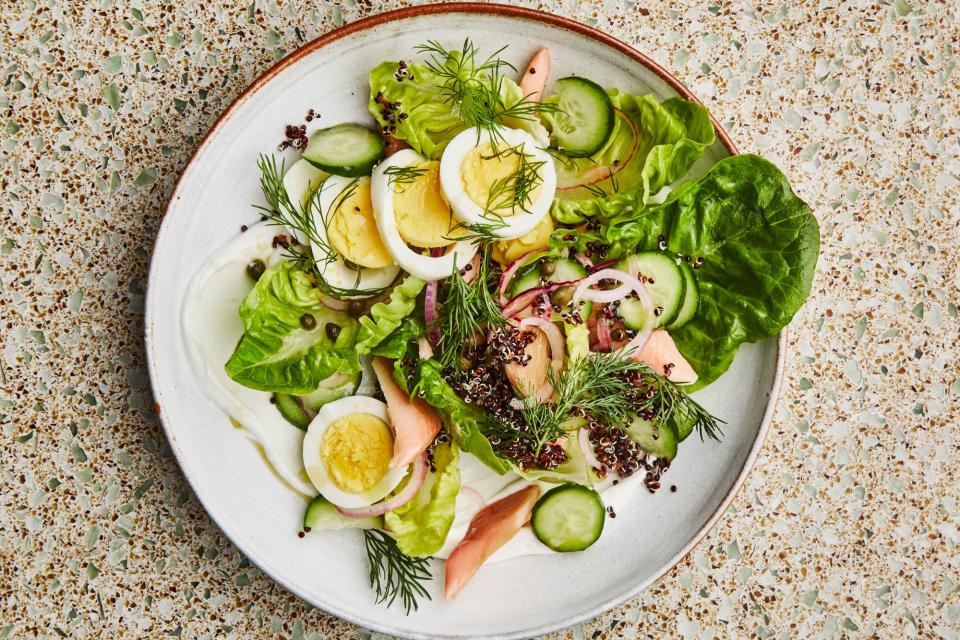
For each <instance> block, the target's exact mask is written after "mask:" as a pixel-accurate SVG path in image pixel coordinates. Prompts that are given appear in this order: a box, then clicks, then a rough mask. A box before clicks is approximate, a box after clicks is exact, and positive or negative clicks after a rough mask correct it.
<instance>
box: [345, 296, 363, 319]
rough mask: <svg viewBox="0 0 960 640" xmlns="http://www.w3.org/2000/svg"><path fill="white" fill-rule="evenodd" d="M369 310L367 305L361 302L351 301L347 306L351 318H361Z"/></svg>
mask: <svg viewBox="0 0 960 640" xmlns="http://www.w3.org/2000/svg"><path fill="white" fill-rule="evenodd" d="M366 310H367V305H366V304H364V303H363V302H361V301H360V300H351V301H350V304H348V305H347V315H348V316H350V317H351V318H359V317H360V316H362V315H363V313H364V312H365V311H366Z"/></svg>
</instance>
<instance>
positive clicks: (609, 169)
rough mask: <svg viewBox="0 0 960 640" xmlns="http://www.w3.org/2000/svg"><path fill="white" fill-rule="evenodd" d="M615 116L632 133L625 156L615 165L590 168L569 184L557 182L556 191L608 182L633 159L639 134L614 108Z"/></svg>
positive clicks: (626, 118)
mask: <svg viewBox="0 0 960 640" xmlns="http://www.w3.org/2000/svg"><path fill="white" fill-rule="evenodd" d="M614 111H615V112H616V115H618V116H620V119H621V120H622V121H623V122H625V123H626V125H627V126H628V127H630V130H631V131H632V132H633V138H632V140H633V144H632V145H630V150H629V151H628V152H627V153H626V154H625V157H624V158H622V159H621V160H620V162H618V163H617V164H615V165H596V166H594V167H590V168H589V169H587V170H586V171H584V172H583V173H582V174H580V175H579V176H576V177H574V178H572V179H571V181H570V182H561V181H557V191H569V190H571V189H579V188H580V187H583V186H586V185H590V184H596V183H598V182H603V181H604V180H609V179H610V178H612V177H613V176H615V175H616V174H618V173H620V172H621V171H623V169H624V167H626V166H627V165H628V164H630V160H632V159H633V156H634V154H635V153H636V152H637V146H638V144H639V141H640V134H639V132H638V131H637V127H636V125H634V124H633V120H631V119H630V116H628V115H627V114H626V113H624V112H623V111H621V110H620V109H616V108H614Z"/></svg>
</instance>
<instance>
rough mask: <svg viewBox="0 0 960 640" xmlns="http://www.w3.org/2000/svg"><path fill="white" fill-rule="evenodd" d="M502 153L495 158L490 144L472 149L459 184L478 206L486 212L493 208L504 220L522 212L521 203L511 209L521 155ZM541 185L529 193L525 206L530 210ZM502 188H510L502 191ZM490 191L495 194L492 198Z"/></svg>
mask: <svg viewBox="0 0 960 640" xmlns="http://www.w3.org/2000/svg"><path fill="white" fill-rule="evenodd" d="M500 151H501V152H500V153H499V154H494V152H493V147H492V146H491V145H489V144H486V145H483V146H481V147H474V148H473V149H471V150H470V152H469V153H467V155H466V156H464V158H463V163H462V164H461V165H460V180H461V182H463V190H464V191H465V192H466V194H467V196H469V198H470V199H471V200H473V201H474V203H476V204H477V206H479V207H481V208H483V209H485V210H486V209H487V208H490V209H491V210H493V212H494V213H496V214H497V215H499V216H500V217H502V218H505V217H507V216H510V215H513V214H514V213H519V212H522V207H520V206H519V205H520V204H521V203H517V204H518V206H517V207H516V208H514V207H513V206H512V202H513V197H514V195H513V194H514V192H513V186H512V185H513V183H514V181H515V176H516V175H517V171H518V169H519V168H520V155H519V154H517V153H511V152H509V151H506V150H504V149H501V150H500ZM541 182H542V181H538V182H537V185H536V187H535V188H533V189H532V190H531V191H530V193H529V195H528V196H527V198H526V199H525V202H523V203H522V204H523V206H524V207H529V206H530V203H531V202H532V201H533V200H535V199H536V197H537V194H538V193H539V192H540V187H541V184H540V183H541ZM502 185H510V186H508V187H507V188H503V187H502ZM491 191H494V193H493V194H491Z"/></svg>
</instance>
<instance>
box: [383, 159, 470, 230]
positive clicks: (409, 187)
mask: <svg viewBox="0 0 960 640" xmlns="http://www.w3.org/2000/svg"><path fill="white" fill-rule="evenodd" d="M411 168H413V169H420V170H422V171H423V173H421V174H420V175H419V176H417V177H416V178H415V179H414V180H413V181H412V182H407V183H404V184H398V185H397V186H396V189H397V190H396V192H395V193H394V195H393V211H394V214H395V216H396V219H397V230H398V231H399V232H400V237H401V238H403V241H404V242H406V243H407V244H411V245H413V246H415V247H424V248H430V247H445V246H447V245H449V244H452V240H449V239H448V238H449V237H451V233H450V231H451V229H452V228H453V226H454V224H455V223H454V221H453V216H452V214H451V213H450V206H449V205H448V204H447V201H446V200H444V199H443V194H442V193H441V192H440V163H439V162H420V163H418V164H416V165H412V166H411Z"/></svg>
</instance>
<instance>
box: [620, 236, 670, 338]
mask: <svg viewBox="0 0 960 640" xmlns="http://www.w3.org/2000/svg"><path fill="white" fill-rule="evenodd" d="M617 269H620V270H621V271H626V272H627V273H629V274H632V275H637V274H642V275H643V276H644V277H645V278H647V283H646V285H647V291H649V292H650V297H651V298H652V299H653V305H654V308H655V309H654V315H655V316H656V324H655V325H654V326H655V327H656V328H660V327H663V326H666V325H668V324H670V323H671V322H673V320H674V319H675V318H676V317H677V314H678V313H679V312H680V306H681V305H682V303H683V300H684V293H685V289H686V281H685V280H684V277H683V272H682V271H681V270H680V265H678V264H677V260H676V258H673V257H671V256H670V255H669V254H666V253H663V252H660V251H644V252H642V253H637V254H635V255H632V256H627V257H626V258H624V259H623V260H621V261H620V262H618V263H617ZM651 281H652V282H651ZM623 306H624V305H623V301H621V303H620V307H621V308H622V307H623ZM629 308H630V307H629V305H628V309H629ZM640 311H643V310H642V308H641V309H640ZM624 313H628V311H626V310H625V311H624ZM621 317H623V316H621ZM624 320H627V318H626V317H624ZM631 328H634V327H631Z"/></svg>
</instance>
